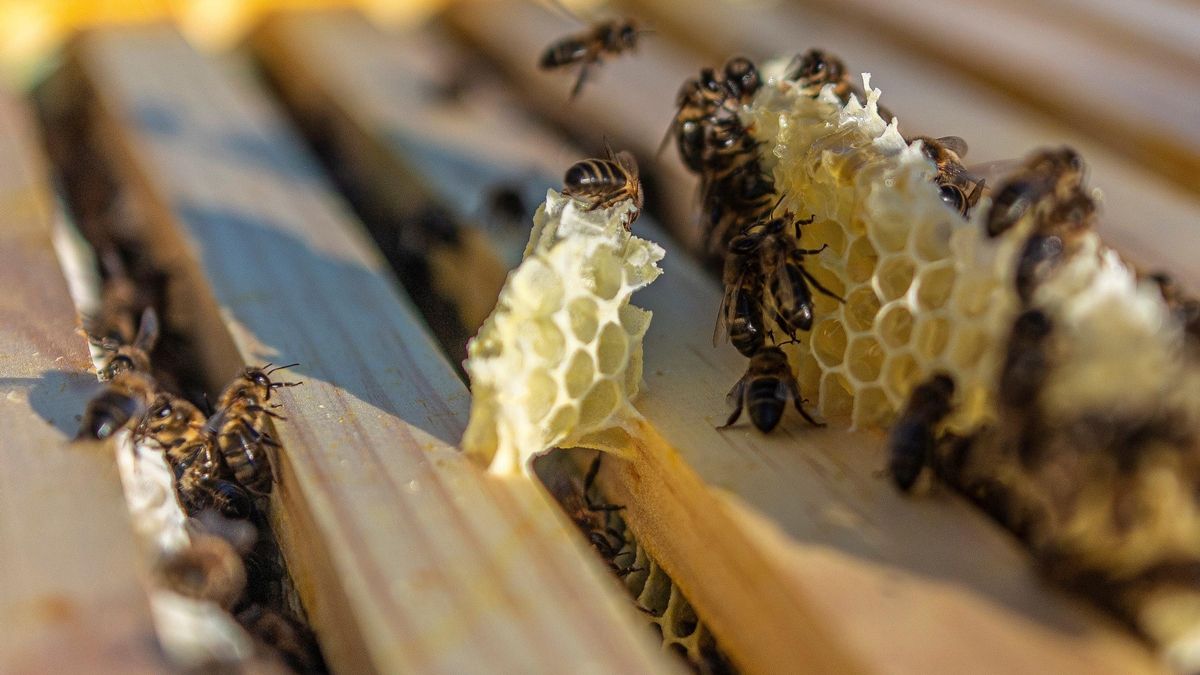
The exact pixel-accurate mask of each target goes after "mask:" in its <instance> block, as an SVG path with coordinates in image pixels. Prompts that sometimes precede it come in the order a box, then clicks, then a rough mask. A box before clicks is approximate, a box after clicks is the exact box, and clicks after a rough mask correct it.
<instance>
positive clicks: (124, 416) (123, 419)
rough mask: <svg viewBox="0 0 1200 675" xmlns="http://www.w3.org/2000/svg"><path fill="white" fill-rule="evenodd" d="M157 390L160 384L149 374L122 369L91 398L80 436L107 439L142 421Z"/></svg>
mask: <svg viewBox="0 0 1200 675" xmlns="http://www.w3.org/2000/svg"><path fill="white" fill-rule="evenodd" d="M157 392H158V385H157V383H155V381H154V378H153V377H151V376H150V375H149V374H147V373H145V372H142V371H139V370H122V371H121V372H119V373H118V374H117V375H116V376H114V377H113V379H112V380H110V381H109V383H108V385H107V386H106V387H105V388H104V389H103V390H102V391H101V392H100V393H99V394H97V395H96V396H94V397H93V398H92V399H91V400H90V401H88V404H87V408H85V409H84V413H83V420H82V423H81V424H80V430H79V434H78V436H77V438H85V437H87V438H96V439H99V440H104V439H106V438H109V437H110V436H112V435H113V434H115V433H117V432H118V431H120V430H121V429H124V428H127V427H130V426H132V425H134V424H136V423H138V422H139V421H140V420H141V419H142V416H143V415H145V414H146V410H147V409H149V407H150V405H151V403H153V401H154V398H155V396H156V395H157Z"/></svg>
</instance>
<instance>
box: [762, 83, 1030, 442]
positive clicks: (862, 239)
mask: <svg viewBox="0 0 1200 675" xmlns="http://www.w3.org/2000/svg"><path fill="white" fill-rule="evenodd" d="M778 70H779V69H778V67H776V68H774V69H770V68H768V70H767V72H768V73H771V72H774V73H776V74H777V73H778ZM863 81H864V84H865V85H866V90H867V91H869V92H870V93H869V94H868V97H867V103H866V105H865V106H863V105H861V104H860V103H859V102H858V101H857V100H856V99H854V98H851V100H850V102H849V103H848V104H846V105H844V106H843V105H842V103H841V102H840V101H839V100H838V99H837V97H836V96H835V95H834V94H833V93H832V91H831V89H830V88H828V87H827V88H826V90H825V91H823V92H822V93H821V95H820V96H818V97H817V98H811V97H810V96H808V95H805V94H804V93H801V92H800V91H798V90H796V89H793V88H792V87H791V85H790V84H789V83H787V82H783V81H780V80H778V79H771V80H770V81H769V82H768V84H767V86H764V87H763V88H762V89H761V90H760V92H759V93H758V95H757V97H756V98H755V100H754V102H753V105H752V106H750V107H749V109H748V110H747V111H745V112H744V118H745V119H744V121H745V123H746V124H747V126H748V127H749V128H751V129H753V133H754V136H755V138H756V139H757V140H759V141H765V144H764V149H763V151H762V164H763V166H764V168H765V169H767V170H768V171H771V172H772V173H773V175H774V178H775V181H776V187H777V189H778V190H779V192H780V193H781V194H782V195H784V203H783V204H782V205H781V207H780V208H781V209H784V208H786V209H790V210H792V211H793V212H794V213H795V214H796V215H797V216H798V217H801V218H806V217H808V216H810V215H811V216H813V217H815V221H814V222H813V223H812V224H811V225H807V226H805V227H804V228H803V236H802V238H801V244H802V245H804V246H806V247H809V248H818V247H820V246H821V245H823V244H828V248H827V249H826V250H825V251H823V252H822V253H820V254H818V255H816V256H811V257H809V259H808V265H807V269H809V271H811V272H812V273H813V274H814V276H816V277H817V278H818V279H820V280H821V282H822V283H823V284H824V285H826V286H827V287H829V288H830V289H831V290H833V291H834V292H836V293H838V294H839V295H842V297H844V298H845V299H846V303H845V304H844V305H843V304H841V303H838V302H837V301H835V300H833V299H832V298H829V297H827V296H825V295H822V294H819V293H818V294H815V296H814V305H815V312H816V316H817V322H816V323H815V325H814V326H813V329H812V331H811V332H810V333H809V334H808V335H807V336H803V337H802V341H801V343H799V344H796V345H792V346H789V347H785V349H787V350H789V351H790V354H791V356H792V357H793V364H794V365H795V366H796V367H797V371H798V376H799V380H800V384H801V388H802V390H803V391H804V393H805V396H810V397H811V396H814V395H815V398H816V401H817V402H818V406H819V410H820V412H821V414H822V415H823V416H824V417H825V418H827V419H831V420H848V421H849V422H850V424H851V425H852V426H854V427H859V428H861V427H884V426H886V425H887V424H888V423H889V422H890V421H891V420H892V419H893V418H894V417H895V415H896V413H897V411H898V410H899V409H900V408H901V407H902V406H903V403H904V401H905V399H906V398H907V396H908V393H909V391H910V390H911V389H912V388H913V387H914V386H915V385H916V384H918V383H920V382H921V381H923V380H924V379H926V378H927V377H928V376H929V375H930V374H931V373H933V372H936V371H948V372H952V373H954V374H955V376H956V381H957V384H958V387H959V392H960V398H962V400H963V401H964V405H961V406H960V407H959V409H958V411H957V413H956V417H955V419H954V420H952V422H951V426H952V427H971V426H974V425H975V424H977V423H978V422H980V421H981V420H983V419H984V418H985V417H986V416H987V414H988V406H987V405H986V404H985V401H986V399H987V393H986V392H987V390H988V389H989V386H990V376H991V374H992V373H993V372H994V371H995V369H996V365H997V363H998V360H999V358H1001V357H1002V356H1003V352H1002V351H1001V350H1000V341H998V340H996V339H994V337H995V336H998V335H1003V334H1005V332H1006V331H1007V327H1008V325H1009V322H1010V320H1011V318H1012V315H1013V313H1014V311H1015V307H1016V305H1015V299H1012V298H1008V297H1006V296H1007V295H1008V294H1006V293H1002V292H1000V291H1001V290H1002V288H1003V281H1004V280H1003V275H1002V274H998V271H999V270H1004V269H1008V267H1009V265H1008V259H1010V258H1011V256H1012V255H1013V254H1014V251H1013V250H1011V249H1012V248H1013V246H1015V244H1012V245H1009V246H1007V247H1006V242H1007V240H1005V241H1001V242H999V243H998V244H992V243H991V242H988V241H987V240H986V237H985V236H984V235H983V234H982V230H981V228H980V227H979V226H978V225H969V224H968V223H967V222H966V221H965V220H964V219H963V218H962V217H960V216H959V215H958V214H957V213H956V212H954V211H953V210H951V209H950V208H949V207H947V206H946V205H945V204H944V203H943V202H942V200H941V199H940V198H939V197H938V192H937V188H936V187H935V185H934V184H933V183H932V181H931V180H930V178H931V177H932V175H933V173H934V171H935V169H934V167H933V164H932V163H931V162H930V161H929V160H928V159H926V158H925V156H924V155H923V154H922V153H921V151H920V148H919V147H918V146H917V145H915V144H914V145H911V146H910V145H909V144H908V143H906V142H905V140H904V138H903V137H901V135H900V133H899V131H898V129H897V126H896V125H895V124H894V123H893V124H889V123H888V122H886V121H885V120H884V119H883V118H881V117H880V116H879V113H878V103H877V102H878V98H879V90H877V89H876V90H872V89H871V87H870V79H869V76H864V78H863ZM984 206H986V205H984ZM976 212H977V213H982V212H984V208H977V209H976Z"/></svg>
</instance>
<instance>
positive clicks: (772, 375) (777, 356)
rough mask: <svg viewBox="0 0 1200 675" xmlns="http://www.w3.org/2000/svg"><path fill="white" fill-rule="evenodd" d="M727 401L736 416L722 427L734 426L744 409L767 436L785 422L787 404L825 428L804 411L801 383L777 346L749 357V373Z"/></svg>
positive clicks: (739, 381) (802, 415)
mask: <svg viewBox="0 0 1200 675" xmlns="http://www.w3.org/2000/svg"><path fill="white" fill-rule="evenodd" d="M727 399H728V401H729V402H730V403H732V404H733V406H734V408H733V413H732V414H730V416H729V419H728V420H726V421H725V424H723V425H722V426H720V427H719V428H721V429H725V428H727V427H731V426H733V425H734V423H735V422H737V421H738V418H739V417H741V415H742V408H743V407H745V408H746V409H747V410H748V411H749V413H750V421H751V422H753V423H754V426H755V427H757V428H758V430H759V431H761V432H763V433H768V432H770V431H771V430H772V429H774V428H775V427H776V426H778V425H779V421H780V420H781V419H783V409H784V406H786V405H787V403H788V401H791V402H792V404H793V405H795V406H796V411H797V412H799V413H800V416H801V417H803V418H804V419H805V420H807V421H808V423H809V424H812V425H813V426H817V427H823V426H825V425H824V424H822V423H820V422H818V421H816V420H815V419H813V418H812V416H811V415H809V414H808V413H807V412H806V411H805V410H804V405H803V404H804V403H805V400H804V398H803V397H802V396H801V395H800V384H799V383H798V382H796V376H795V375H794V374H793V373H792V366H791V364H789V363H788V358H787V354H784V353H783V350H782V349H780V348H779V347H777V346H772V347H765V348H763V349H760V350H758V352H756V353H755V354H754V356H752V357H750V366H749V367H748V368H747V369H746V374H745V375H742V378H741V379H740V380H738V381H737V384H735V385H733V389H731V390H729V396H728V397H727Z"/></svg>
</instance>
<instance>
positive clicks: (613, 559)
mask: <svg viewBox="0 0 1200 675" xmlns="http://www.w3.org/2000/svg"><path fill="white" fill-rule="evenodd" d="M603 458H604V453H602V452H597V453H596V458H595V459H593V460H592V463H591V464H590V465H589V466H588V470H587V473H586V474H585V475H584V478H583V493H582V502H583V503H582V504H579V503H578V502H576V503H575V504H573V505H572V504H565V506H566V507H567V510H568V513H569V514H570V516H571V520H572V521H574V522H575V525H576V527H578V528H579V529H580V530H581V531H582V532H583V533H584V535H586V536H587V539H588V543H590V544H591V545H592V548H594V549H595V550H596V552H597V553H599V554H600V557H601V558H603V559H604V562H605V563H606V564H607V565H608V566H609V568H611V569H612V571H613V573H614V574H616V575H617V576H618V577H622V578H624V577H626V576H629V575H630V574H633V573H634V572H640V571H642V569H643V568H640V567H633V566H622V565H621V564H620V563H618V562H617V561H618V559H620V558H622V557H627V556H636V554H637V553H636V551H633V550H629V551H623V550H622V549H624V548H625V544H626V540H625V535H624V534H623V533H622V532H620V531H619V530H618V529H617V528H615V527H613V526H611V525H610V524H609V514H611V513H616V512H617V511H622V510H624V509H625V506H624V505H619V504H610V503H605V502H597V501H595V500H594V499H593V498H592V488H593V487H594V486H595V483H596V477H597V476H598V475H599V474H600V463H601V460H603Z"/></svg>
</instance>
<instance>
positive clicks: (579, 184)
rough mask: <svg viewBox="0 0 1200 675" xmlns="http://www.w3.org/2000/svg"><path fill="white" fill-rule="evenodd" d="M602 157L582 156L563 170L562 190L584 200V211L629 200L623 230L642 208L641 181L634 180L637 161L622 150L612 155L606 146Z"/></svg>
mask: <svg viewBox="0 0 1200 675" xmlns="http://www.w3.org/2000/svg"><path fill="white" fill-rule="evenodd" d="M607 154H608V157H607V158H606V159H585V160H583V161H581V162H576V163H575V164H573V165H571V168H569V169H567V173H566V175H565V176H564V177H563V193H564V194H566V195H568V196H570V197H574V198H576V199H581V200H583V201H586V202H588V210H589V211H594V210H596V209H599V208H608V207H610V206H613V205H614V204H616V203H617V202H620V201H623V200H626V199H629V200H632V201H633V205H634V207H635V209H634V211H633V214H632V215H631V216H630V219H629V222H627V223H625V227H626V229H628V228H629V225H630V224H631V223H632V222H633V221H635V220H637V217H638V215H639V214H640V213H641V210H642V182H641V181H640V180H639V179H638V165H637V160H636V159H634V158H633V155H632V154H630V153H629V152H626V151H624V150H622V151H621V152H618V153H616V154H615V155H614V154H613V152H612V149H611V148H609V149H608V153H607Z"/></svg>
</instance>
